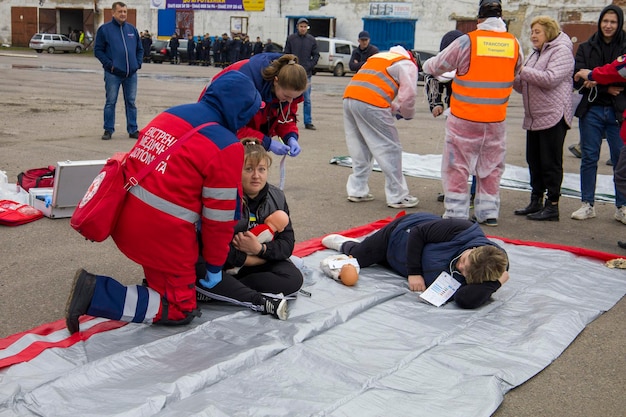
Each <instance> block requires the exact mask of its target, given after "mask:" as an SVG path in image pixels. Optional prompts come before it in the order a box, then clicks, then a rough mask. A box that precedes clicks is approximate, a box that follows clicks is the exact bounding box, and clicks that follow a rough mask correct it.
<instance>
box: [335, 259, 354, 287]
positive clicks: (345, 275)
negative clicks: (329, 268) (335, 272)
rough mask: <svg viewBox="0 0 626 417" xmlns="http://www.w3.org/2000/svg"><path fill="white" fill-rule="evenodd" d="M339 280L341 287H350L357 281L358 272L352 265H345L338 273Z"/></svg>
mask: <svg viewBox="0 0 626 417" xmlns="http://www.w3.org/2000/svg"><path fill="white" fill-rule="evenodd" d="M339 279H340V280H341V282H342V283H343V285H347V286H348V287H351V286H353V285H354V284H356V282H357V281H358V280H359V272H358V271H357V270H356V268H355V267H354V265H352V264H345V265H344V266H342V267H341V270H340V271H339Z"/></svg>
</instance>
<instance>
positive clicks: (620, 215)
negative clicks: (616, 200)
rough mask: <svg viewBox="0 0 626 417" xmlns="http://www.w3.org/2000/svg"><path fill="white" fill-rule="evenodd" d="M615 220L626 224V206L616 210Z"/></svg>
mask: <svg viewBox="0 0 626 417" xmlns="http://www.w3.org/2000/svg"><path fill="white" fill-rule="evenodd" d="M615 220H617V221H618V222H622V223H624V224H626V206H622V207H618V208H617V209H616V210H615Z"/></svg>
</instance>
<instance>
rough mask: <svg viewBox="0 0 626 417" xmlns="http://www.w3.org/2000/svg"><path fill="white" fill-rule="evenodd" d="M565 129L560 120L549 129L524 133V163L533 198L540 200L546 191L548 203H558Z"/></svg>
mask: <svg viewBox="0 0 626 417" xmlns="http://www.w3.org/2000/svg"><path fill="white" fill-rule="evenodd" d="M567 129H568V127H567V124H566V123H565V120H564V119H561V121H560V122H559V123H557V124H556V125H555V126H553V127H551V128H549V129H545V130H529V131H527V132H526V162H528V170H529V171H530V187H531V188H532V196H533V197H537V198H541V197H543V194H544V192H546V191H547V197H548V200H549V201H550V202H553V203H558V202H559V197H560V196H561V183H562V182H563V143H564V142H565V135H566V133H567Z"/></svg>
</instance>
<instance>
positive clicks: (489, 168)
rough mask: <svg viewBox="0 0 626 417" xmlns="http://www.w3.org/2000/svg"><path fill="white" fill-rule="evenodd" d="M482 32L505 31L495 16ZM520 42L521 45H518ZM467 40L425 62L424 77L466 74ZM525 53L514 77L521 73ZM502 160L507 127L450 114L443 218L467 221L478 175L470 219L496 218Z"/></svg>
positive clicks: (444, 160) (444, 162)
mask: <svg viewBox="0 0 626 417" xmlns="http://www.w3.org/2000/svg"><path fill="white" fill-rule="evenodd" d="M477 28H478V29H480V30H489V31H493V32H506V25H505V23H504V21H503V20H502V19H501V18H499V17H489V18H487V19H485V20H484V21H483V22H481V23H479V24H478V26H477ZM518 43H519V42H518ZM470 54H471V50H470V39H469V36H467V35H463V36H461V37H459V38H457V39H455V40H454V41H453V42H452V43H451V44H450V45H449V46H448V47H447V48H446V49H444V50H443V51H441V52H440V53H439V54H437V56H434V57H432V58H430V59H428V60H427V61H426V62H424V68H423V70H424V72H425V73H427V74H431V75H433V76H435V77H437V76H440V75H442V74H444V73H446V72H448V71H453V70H456V71H457V74H459V75H464V74H466V73H467V71H468V70H469V65H470ZM522 63H523V53H522V50H521V47H520V48H519V58H518V61H517V63H516V66H515V74H517V73H518V72H519V71H520V69H521V68H522ZM505 155H506V124H505V121H502V122H497V123H482V122H471V121H468V120H464V119H460V118H458V117H455V116H454V115H453V114H450V116H449V117H448V119H447V121H446V138H445V144H444V151H443V155H442V160H441V178H442V182H443V190H444V193H445V199H444V207H445V213H444V215H443V217H444V218H457V219H467V218H469V206H470V194H469V191H468V178H469V177H470V176H471V175H475V176H476V197H475V200H474V214H475V216H476V219H477V220H478V222H479V223H482V222H484V221H485V220H487V219H497V218H498V215H499V212H500V178H501V177H502V174H503V172H504V158H505Z"/></svg>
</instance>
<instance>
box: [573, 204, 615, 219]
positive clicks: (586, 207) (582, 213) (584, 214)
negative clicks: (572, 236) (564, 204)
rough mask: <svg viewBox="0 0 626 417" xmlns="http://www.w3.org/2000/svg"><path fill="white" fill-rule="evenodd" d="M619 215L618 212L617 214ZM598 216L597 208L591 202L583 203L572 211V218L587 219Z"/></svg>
mask: <svg viewBox="0 0 626 417" xmlns="http://www.w3.org/2000/svg"><path fill="white" fill-rule="evenodd" d="M615 216H616V217H617V214H615ZM594 217H596V209H595V208H594V207H593V206H592V205H591V204H589V203H583V205H582V206H581V207H580V208H579V209H578V210H576V211H575V212H573V213H572V219H576V220H586V219H593V218H594Z"/></svg>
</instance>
